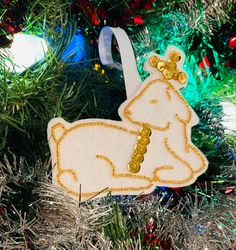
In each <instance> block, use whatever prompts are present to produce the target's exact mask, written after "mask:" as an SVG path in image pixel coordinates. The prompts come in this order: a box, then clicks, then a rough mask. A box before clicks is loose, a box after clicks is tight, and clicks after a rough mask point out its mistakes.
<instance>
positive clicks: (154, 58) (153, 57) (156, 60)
mask: <svg viewBox="0 0 236 250" xmlns="http://www.w3.org/2000/svg"><path fill="white" fill-rule="evenodd" d="M159 61H160V59H159V58H158V57H157V56H152V57H151V58H150V59H149V63H150V64H151V66H152V67H154V68H155V67H156V66H157V63H158V62H159Z"/></svg>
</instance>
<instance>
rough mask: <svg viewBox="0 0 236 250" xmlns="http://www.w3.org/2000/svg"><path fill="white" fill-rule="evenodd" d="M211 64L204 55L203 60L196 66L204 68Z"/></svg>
mask: <svg viewBox="0 0 236 250" xmlns="http://www.w3.org/2000/svg"><path fill="white" fill-rule="evenodd" d="M210 66H211V64H210V62H209V60H208V58H207V56H204V58H203V60H202V61H201V62H200V63H199V64H198V67H199V68H201V69H206V67H210Z"/></svg>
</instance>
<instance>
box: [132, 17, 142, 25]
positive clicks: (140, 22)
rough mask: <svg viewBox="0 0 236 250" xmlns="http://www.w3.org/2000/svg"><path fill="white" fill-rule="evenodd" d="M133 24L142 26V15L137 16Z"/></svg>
mask: <svg viewBox="0 0 236 250" xmlns="http://www.w3.org/2000/svg"><path fill="white" fill-rule="evenodd" d="M134 23H135V24H142V23H143V17H142V15H137V16H135V17H134Z"/></svg>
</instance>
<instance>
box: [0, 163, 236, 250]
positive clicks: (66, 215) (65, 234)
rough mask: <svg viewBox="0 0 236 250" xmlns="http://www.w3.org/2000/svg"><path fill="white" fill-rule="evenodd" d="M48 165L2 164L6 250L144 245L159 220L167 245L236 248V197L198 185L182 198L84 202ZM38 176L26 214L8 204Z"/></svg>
mask: <svg viewBox="0 0 236 250" xmlns="http://www.w3.org/2000/svg"><path fill="white" fill-rule="evenodd" d="M26 168H28V172H27V173H28V174H27V176H26V175H25V173H26V172H24V171H26ZM48 168H49V165H48V163H45V164H42V163H37V166H34V167H32V168H31V171H30V170H29V166H28V165H27V164H25V162H24V161H20V162H19V163H17V162H16V161H15V164H13V165H10V163H9V162H8V161H5V163H4V164H1V165H0V190H1V192H0V194H1V199H0V248H1V249H52V250H54V249H55V250H56V249H60V250H62V249H63V250H65V249H145V248H147V245H146V243H145V242H144V240H143V234H146V235H147V234H149V233H150V232H148V230H147V225H148V224H150V222H155V227H154V228H153V229H152V233H155V238H156V239H158V240H159V242H162V241H166V242H168V244H169V246H170V247H169V248H168V249H176V250H177V249H178V250H179V249H186V250H200V249H201V250H202V249H204V250H217V249H221V250H230V249H231V250H233V249H236V241H235V238H236V203H235V198H234V196H226V195H224V194H221V193H219V192H214V191H212V190H211V191H207V190H200V189H196V190H192V191H189V192H188V194H187V195H184V196H181V198H179V199H178V202H176V199H175V198H174V197H173V196H169V197H168V193H167V192H162V193H161V194H160V193H159V195H157V194H154V193H153V194H150V195H145V196H142V195H140V196H139V197H135V198H134V197H128V198H121V197H119V198H120V200H119V202H116V201H114V198H113V199H111V197H108V198H107V199H103V200H99V199H97V200H94V201H88V202H85V203H80V202H79V201H76V200H74V199H72V198H70V197H69V196H68V195H67V194H66V193H65V192H64V191H62V190H60V189H58V188H56V187H54V186H53V185H52V184H50V181H49V177H48V175H47V174H46V173H47V171H48ZM23 170H24V171H23ZM30 172H31V174H29V173H30ZM42 173H44V175H42ZM227 174H229V173H228V171H227ZM40 176H41V178H40ZM43 176H44V177H43ZM35 177H37V178H36V179H37V180H39V183H38V184H39V185H38V186H37V187H36V188H35V189H34V191H33V192H32V194H31V195H33V196H34V195H35V197H37V198H36V199H34V201H29V203H28V204H27V209H28V210H27V212H26V211H25V212H23V210H21V208H19V207H16V205H17V204H10V203H9V202H7V201H8V199H10V198H11V196H14V192H16V190H14V188H13V186H14V185H18V187H19V188H20V187H22V186H24V185H25V184H26V183H33V182H34V181H35ZM13 184H14V185H13ZM128 225H131V226H128ZM150 249H152V248H150ZM153 249H154V248H153ZM156 249H158V248H156ZM159 249H163V250H166V249H167V248H161V247H159Z"/></svg>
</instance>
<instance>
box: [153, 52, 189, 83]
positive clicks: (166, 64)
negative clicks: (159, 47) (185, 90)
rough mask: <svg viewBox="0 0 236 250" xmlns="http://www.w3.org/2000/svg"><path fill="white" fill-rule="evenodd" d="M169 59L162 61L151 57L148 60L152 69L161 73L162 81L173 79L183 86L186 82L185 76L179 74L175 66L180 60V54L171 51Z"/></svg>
mask: <svg viewBox="0 0 236 250" xmlns="http://www.w3.org/2000/svg"><path fill="white" fill-rule="evenodd" d="M169 59H170V60H167V61H163V60H161V59H159V58H158V57H157V56H153V57H151V58H150V59H149V63H150V65H151V66H152V67H154V68H157V70H159V71H160V72H162V75H163V77H164V79H166V80H171V79H173V80H176V81H179V82H180V83H181V84H185V83H186V82H187V75H186V74H185V73H184V72H179V71H178V68H177V64H176V63H177V62H178V61H180V59H181V56H180V53H179V52H177V51H172V52H171V53H170V54H169Z"/></svg>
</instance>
